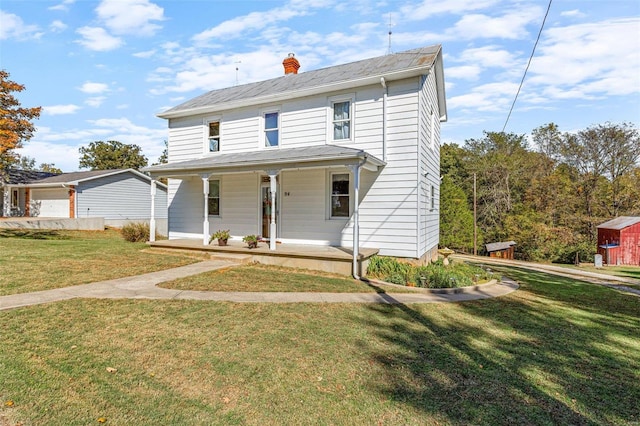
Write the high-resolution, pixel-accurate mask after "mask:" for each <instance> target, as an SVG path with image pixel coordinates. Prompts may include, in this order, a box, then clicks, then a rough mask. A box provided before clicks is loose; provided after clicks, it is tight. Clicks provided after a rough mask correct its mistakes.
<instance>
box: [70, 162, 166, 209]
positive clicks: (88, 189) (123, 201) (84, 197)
mask: <svg viewBox="0 0 640 426" xmlns="http://www.w3.org/2000/svg"><path fill="white" fill-rule="evenodd" d="M155 204H156V211H155V217H156V218H159V219H162V218H166V217H167V193H166V190H165V189H164V188H161V187H160V186H158V187H157V191H156V197H155ZM150 206H151V183H150V182H149V181H148V180H146V179H144V178H142V177H140V176H137V175H135V174H133V173H130V172H127V173H118V174H115V175H111V176H106V177H101V178H97V179H91V180H88V181H86V182H81V183H80V184H79V185H78V186H77V187H76V216H77V217H104V218H105V219H113V220H132V221H134V220H146V219H149V217H150V216H151V211H150ZM67 215H68V209H67ZM67 217H68V216H67Z"/></svg>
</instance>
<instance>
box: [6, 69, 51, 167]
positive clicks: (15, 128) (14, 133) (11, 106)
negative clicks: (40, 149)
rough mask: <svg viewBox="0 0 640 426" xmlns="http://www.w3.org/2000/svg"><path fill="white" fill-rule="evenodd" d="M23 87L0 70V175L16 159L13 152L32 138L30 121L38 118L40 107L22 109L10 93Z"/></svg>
mask: <svg viewBox="0 0 640 426" xmlns="http://www.w3.org/2000/svg"><path fill="white" fill-rule="evenodd" d="M24 88H25V87H24V86H23V85H21V84H18V83H16V82H14V81H11V80H9V73H8V72H7V71H5V70H0V173H1V172H2V171H3V170H4V169H5V168H6V167H8V166H9V165H11V164H12V163H14V162H15V161H16V159H17V157H16V154H15V153H14V152H13V150H14V149H16V148H21V147H22V143H23V142H24V141H28V140H29V139H31V137H32V136H33V132H34V131H35V126H34V125H33V123H32V120H35V119H37V118H39V117H40V111H41V107H33V108H22V106H21V105H20V101H18V99H16V98H15V96H13V94H12V92H22V91H23V90H24Z"/></svg>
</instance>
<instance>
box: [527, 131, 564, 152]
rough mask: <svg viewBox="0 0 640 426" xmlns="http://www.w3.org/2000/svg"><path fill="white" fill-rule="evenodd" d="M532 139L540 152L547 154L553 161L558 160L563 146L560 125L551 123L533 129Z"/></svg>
mask: <svg viewBox="0 0 640 426" xmlns="http://www.w3.org/2000/svg"><path fill="white" fill-rule="evenodd" d="M531 139H532V140H533V143H534V144H535V145H536V146H537V147H538V152H540V153H542V154H545V155H546V156H547V157H549V158H550V159H551V160H557V159H558V158H559V156H560V150H561V146H562V132H560V130H559V128H558V125H557V124H554V123H549V124H546V125H544V126H540V127H538V128H535V129H533V131H532V132H531Z"/></svg>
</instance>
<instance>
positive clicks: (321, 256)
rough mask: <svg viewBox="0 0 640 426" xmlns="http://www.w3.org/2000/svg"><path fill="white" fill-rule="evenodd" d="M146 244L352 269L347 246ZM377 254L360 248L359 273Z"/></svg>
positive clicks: (229, 256) (239, 258) (183, 241)
mask: <svg viewBox="0 0 640 426" xmlns="http://www.w3.org/2000/svg"><path fill="white" fill-rule="evenodd" d="M149 245H150V246H151V247H152V248H154V249H160V250H165V249H166V250H189V251H194V252H200V253H207V254H210V255H211V256H212V257H217V258H227V259H231V260H234V261H240V262H247V263H248V262H259V263H263V264H267V265H278V266H287V267H291V268H304V269H311V270H317V271H325V272H331V273H336V274H340V275H350V274H352V272H353V271H352V269H353V250H352V249H351V248H347V247H332V246H313V245H307V244H287V243H278V244H277V249H276V250H271V249H270V247H269V243H268V242H264V241H261V242H259V243H258V247H257V248H254V249H250V248H248V246H247V245H246V244H245V243H243V242H242V241H237V240H229V241H228V243H227V245H226V246H219V245H217V244H216V243H215V242H214V243H212V244H209V245H203V244H202V241H200V240H195V239H175V240H160V241H152V242H149ZM377 253H378V249H371V248H363V247H360V248H359V250H358V254H357V258H356V265H357V274H358V275H359V276H365V275H366V272H367V266H368V265H369V259H370V258H371V257H372V256H374V255H376V254H377Z"/></svg>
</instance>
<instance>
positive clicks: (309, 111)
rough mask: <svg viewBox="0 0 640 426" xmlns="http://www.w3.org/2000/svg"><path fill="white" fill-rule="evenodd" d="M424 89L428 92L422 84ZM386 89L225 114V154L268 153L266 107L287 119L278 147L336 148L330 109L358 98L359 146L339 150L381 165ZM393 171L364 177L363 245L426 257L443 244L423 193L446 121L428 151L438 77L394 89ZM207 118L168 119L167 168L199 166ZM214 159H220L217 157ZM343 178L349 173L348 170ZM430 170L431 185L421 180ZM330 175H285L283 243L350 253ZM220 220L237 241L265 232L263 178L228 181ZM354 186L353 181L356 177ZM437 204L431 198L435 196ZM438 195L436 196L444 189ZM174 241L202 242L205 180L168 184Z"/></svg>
mask: <svg viewBox="0 0 640 426" xmlns="http://www.w3.org/2000/svg"><path fill="white" fill-rule="evenodd" d="M423 83H424V84H423ZM384 90H385V89H384V88H383V87H382V85H372V86H367V87H364V88H359V89H358V90H357V91H354V90H352V91H344V92H333V93H327V94H326V95H322V96H312V97H305V98H300V99H298V100H294V101H288V102H284V103H283V104H280V105H256V106H255V107H252V108H243V109H240V110H233V111H224V112H223V113H222V114H219V115H218V117H220V121H221V128H220V129H221V130H220V133H221V152H243V151H252V150H256V149H263V147H262V135H261V130H260V129H261V112H262V110H263V109H264V107H274V108H277V109H278V110H279V111H280V114H281V115H280V120H281V121H280V129H281V133H280V136H281V140H280V146H281V147H287V148H288V147H299V146H309V145H322V144H327V143H333V141H332V140H331V137H332V134H331V125H330V116H331V115H330V114H331V110H330V105H331V99H332V98H334V97H341V96H343V95H344V96H346V97H349V98H351V99H353V101H354V104H353V136H354V138H353V140H352V141H344V142H340V143H339V145H342V146H348V147H354V148H359V149H364V150H366V151H367V152H368V153H370V154H372V155H375V156H377V157H378V158H381V159H382V156H383V117H384V112H383V95H384ZM387 90H388V96H387V110H386V118H387V126H386V129H387V138H386V161H387V166H386V167H384V168H383V169H382V170H380V171H378V172H375V173H374V172H369V171H365V170H362V172H361V188H360V196H361V200H362V202H361V204H360V240H361V245H362V246H364V247H372V248H379V249H380V253H381V254H383V255H391V256H400V257H413V258H415V257H418V258H419V257H421V256H422V255H423V254H424V253H425V251H428V250H430V249H431V248H432V247H433V246H435V245H437V242H438V207H439V206H438V205H436V209H435V210H434V211H430V210H429V209H428V207H429V202H430V199H429V196H427V195H426V194H425V189H427V191H428V188H430V185H431V184H433V185H434V186H435V187H436V188H438V189H439V178H438V177H439V121H438V119H437V118H436V120H435V123H436V125H437V128H436V129H434V130H435V131H434V134H435V135H436V138H437V139H438V140H437V141H435V143H434V144H433V146H431V141H430V140H429V137H430V134H431V133H430V129H429V126H430V121H429V117H428V113H429V108H430V107H431V105H433V106H434V108H435V114H436V117H439V116H440V113H439V111H437V100H436V90H435V79H434V76H433V73H432V74H430V75H429V76H428V78H427V79H426V81H424V79H423V78H420V77H416V78H410V79H405V80H401V81H390V82H387ZM206 119H207V116H206V115H200V116H195V117H190V118H188V119H173V120H170V126H169V127H170V129H169V160H170V161H171V162H174V161H181V160H188V159H194V158H200V157H202V156H203V155H208V154H207V153H205V152H204V142H203V141H204V124H203V123H204V122H205V120H206ZM213 155H215V154H213ZM340 170H347V169H345V168H342V169H340ZM423 170H428V171H429V175H428V176H427V177H426V178H425V177H424V176H423V175H422V174H421V171H423ZM328 173H329V171H328V170H327V169H313V170H301V171H293V170H291V171H287V170H285V171H283V172H282V173H281V176H280V187H279V198H278V199H279V201H280V209H279V210H280V218H279V225H278V229H279V231H278V232H279V233H278V235H279V239H282V240H284V241H287V240H291V241H301V242H303V241H306V242H315V243H318V244H322V243H330V244H340V245H343V246H349V247H350V246H351V245H352V241H353V240H352V223H351V218H350V219H348V220H346V219H345V220H331V219H328V217H327V216H328V214H327V209H328V197H329V194H328V187H327V185H328V178H327V176H328ZM216 178H219V179H220V180H221V185H222V187H221V191H222V192H221V200H220V203H221V204H220V205H221V216H220V217H219V218H213V217H212V218H210V230H211V232H214V231H215V230H216V229H230V231H231V234H232V235H233V236H242V235H247V234H259V233H260V223H259V222H260V216H259V215H260V207H261V206H260V200H259V191H260V173H252V174H238V175H233V174H230V175H223V176H219V177H216ZM351 182H352V185H353V177H352V180H351ZM429 195H430V194H429ZM437 195H439V190H437ZM169 211H170V221H169V226H170V230H171V233H170V237H173V238H178V237H184V236H192V237H194V238H200V237H201V232H202V221H203V219H202V211H203V195H202V181H201V179H200V178H193V179H185V180H170V185H169Z"/></svg>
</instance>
